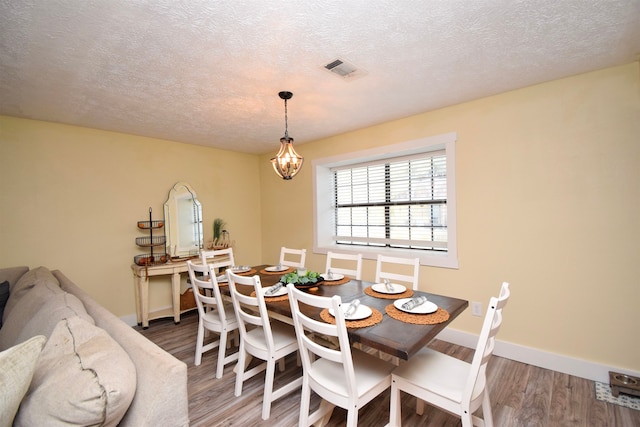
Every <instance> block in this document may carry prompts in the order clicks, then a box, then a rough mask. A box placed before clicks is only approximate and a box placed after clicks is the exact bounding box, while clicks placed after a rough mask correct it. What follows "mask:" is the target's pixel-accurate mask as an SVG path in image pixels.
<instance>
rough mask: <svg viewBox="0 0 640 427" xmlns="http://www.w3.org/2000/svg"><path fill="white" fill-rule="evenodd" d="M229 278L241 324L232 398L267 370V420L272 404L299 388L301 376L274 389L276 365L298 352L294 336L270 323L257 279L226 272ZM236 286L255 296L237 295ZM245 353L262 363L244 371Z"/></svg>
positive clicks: (284, 327)
mask: <svg viewBox="0 0 640 427" xmlns="http://www.w3.org/2000/svg"><path fill="white" fill-rule="evenodd" d="M228 277H229V290H230V291H231V299H232V300H233V306H234V308H235V312H236V317H237V319H238V323H239V325H240V351H239V353H240V356H239V358H238V364H237V366H236V386H235V395H236V396H240V395H241V394H242V385H243V383H244V381H245V380H247V379H249V378H251V377H253V376H255V375H256V374H258V373H260V372H262V371H264V370H266V373H265V380H264V381H265V385H264V395H263V398H262V419H263V420H267V419H269V416H270V413H271V403H272V402H274V401H276V400H278V399H279V398H281V397H282V396H285V395H287V394H289V393H291V392H292V391H294V390H296V389H297V388H299V387H300V386H301V385H302V377H297V378H295V379H294V380H293V381H290V382H289V383H287V384H286V385H283V386H282V387H280V388H279V389H277V390H273V381H274V377H275V366H276V362H278V361H283V360H284V357H285V356H287V355H289V354H291V353H294V352H296V351H297V350H298V341H297V339H296V333H295V330H294V329H293V327H291V325H286V324H284V323H282V322H278V321H273V322H271V321H270V319H269V314H268V312H267V306H266V304H265V301H264V295H263V292H264V289H262V284H261V282H260V277H259V276H257V275H255V276H250V277H247V276H240V275H237V274H235V273H233V272H231V271H229V273H228ZM238 285H240V286H245V287H247V289H250V290H253V291H254V292H255V296H250V294H246V293H243V292H240V290H239V289H238ZM247 354H249V355H251V356H253V357H256V358H258V359H260V360H264V361H265V362H264V363H261V364H260V365H258V366H256V367H254V368H251V369H249V370H246V367H247V364H248V363H247ZM280 367H281V370H282V369H284V364H283V363H281V364H280Z"/></svg>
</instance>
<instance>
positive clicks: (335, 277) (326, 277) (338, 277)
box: [320, 273, 344, 282]
mask: <svg viewBox="0 0 640 427" xmlns="http://www.w3.org/2000/svg"><path fill="white" fill-rule="evenodd" d="M320 277H322V278H323V279H324V280H326V281H327V282H335V281H336V280H342V279H344V275H343V274H336V273H333V274H332V275H331V278H329V275H328V274H327V273H324V274H321V275H320Z"/></svg>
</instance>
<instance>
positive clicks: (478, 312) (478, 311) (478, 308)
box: [471, 301, 482, 316]
mask: <svg viewBox="0 0 640 427" xmlns="http://www.w3.org/2000/svg"><path fill="white" fill-rule="evenodd" d="M471 314H472V315H473V316H482V304H481V303H479V302H477V301H474V302H472V303H471Z"/></svg>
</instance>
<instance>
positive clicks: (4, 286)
mask: <svg viewBox="0 0 640 427" xmlns="http://www.w3.org/2000/svg"><path fill="white" fill-rule="evenodd" d="M9 286H10V285H9V282H8V281H7V280H5V281H4V282H2V283H0V328H2V314H3V313H4V306H5V305H7V300H8V299H9Z"/></svg>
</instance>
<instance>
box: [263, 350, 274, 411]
mask: <svg viewBox="0 0 640 427" xmlns="http://www.w3.org/2000/svg"><path fill="white" fill-rule="evenodd" d="M275 374H276V361H275V360H274V359H270V360H268V361H267V371H266V372H265V376H264V395H263V396H262V419H263V420H268V419H269V415H271V400H272V393H273V377H274V376H275Z"/></svg>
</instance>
